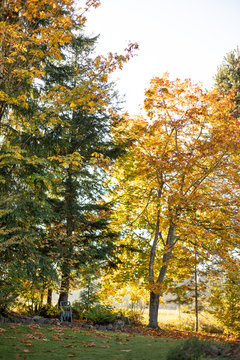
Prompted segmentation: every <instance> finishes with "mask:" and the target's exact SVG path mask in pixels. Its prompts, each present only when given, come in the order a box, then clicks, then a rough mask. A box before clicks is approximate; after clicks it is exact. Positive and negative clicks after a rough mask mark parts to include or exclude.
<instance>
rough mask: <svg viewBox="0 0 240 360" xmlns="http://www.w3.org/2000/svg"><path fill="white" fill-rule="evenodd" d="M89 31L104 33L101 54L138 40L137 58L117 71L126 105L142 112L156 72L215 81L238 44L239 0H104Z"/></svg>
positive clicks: (90, 20)
mask: <svg viewBox="0 0 240 360" xmlns="http://www.w3.org/2000/svg"><path fill="white" fill-rule="evenodd" d="M86 32H87V34H91V35H93V34H94V35H97V34H100V38H99V41H98V46H97V52H98V53H99V54H106V53H107V52H109V51H113V52H116V51H117V52H119V53H123V51H124V49H125V48H126V46H127V44H128V43H129V42H130V41H131V42H138V44H139V51H138V56H136V57H135V58H133V59H132V60H131V61H130V63H129V64H127V65H125V67H124V70H122V71H121V72H118V73H117V74H116V76H117V78H118V89H119V91H120V93H121V94H122V95H124V94H125V100H126V105H125V109H126V110H128V111H129V112H130V113H131V114H132V113H138V112H139V108H140V106H142V103H143V98H144V90H145V88H147V87H148V84H149V81H150V79H151V78H152V77H153V76H155V75H157V76H161V75H162V74H163V73H164V72H166V71H167V72H169V73H170V77H171V78H176V77H180V78H182V79H185V78H191V79H192V80H193V81H194V82H202V84H203V87H205V88H210V87H211V86H212V85H213V77H214V75H215V74H216V71H217V67H218V66H219V65H220V64H221V63H222V61H223V58H224V56H225V55H226V53H228V52H230V51H232V50H233V49H236V48H237V46H239V45H240V0H102V5H101V6H100V7H99V8H98V9H96V10H92V11H91V12H90V14H89V15H88V22H87V25H86Z"/></svg>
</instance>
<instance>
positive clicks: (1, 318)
mask: <svg viewBox="0 0 240 360" xmlns="http://www.w3.org/2000/svg"><path fill="white" fill-rule="evenodd" d="M4 322H5V317H4V316H2V315H0V323H4Z"/></svg>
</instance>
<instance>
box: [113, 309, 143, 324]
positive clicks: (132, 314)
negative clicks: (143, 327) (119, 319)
mask: <svg viewBox="0 0 240 360" xmlns="http://www.w3.org/2000/svg"><path fill="white" fill-rule="evenodd" d="M118 315H119V316H125V317H127V318H128V319H129V320H130V322H131V324H134V325H140V324H142V321H143V312H142V311H141V310H138V309H134V310H133V309H131V310H129V309H121V311H120V312H119V313H118Z"/></svg>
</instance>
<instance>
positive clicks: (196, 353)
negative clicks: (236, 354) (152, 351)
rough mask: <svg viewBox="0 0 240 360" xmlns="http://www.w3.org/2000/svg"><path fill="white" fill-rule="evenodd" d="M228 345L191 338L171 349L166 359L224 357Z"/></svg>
mask: <svg viewBox="0 0 240 360" xmlns="http://www.w3.org/2000/svg"><path fill="white" fill-rule="evenodd" d="M227 350H228V347H227V346H226V345H225V344H224V345H222V344H215V343H211V342H209V341H200V340H198V339H197V338H191V339H188V340H186V341H184V342H183V344H182V345H180V346H178V347H176V348H173V349H171V350H170V351H169V352H168V354H167V358H166V359H167V360H201V359H205V358H206V357H208V358H217V359H219V360H220V359H224V354H225V353H226V352H227Z"/></svg>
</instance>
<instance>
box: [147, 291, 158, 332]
mask: <svg viewBox="0 0 240 360" xmlns="http://www.w3.org/2000/svg"><path fill="white" fill-rule="evenodd" d="M159 298H160V295H158V294H155V293H154V292H153V291H151V293H150V304H149V324H148V326H149V327H152V328H157V327H158V308H159Z"/></svg>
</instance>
